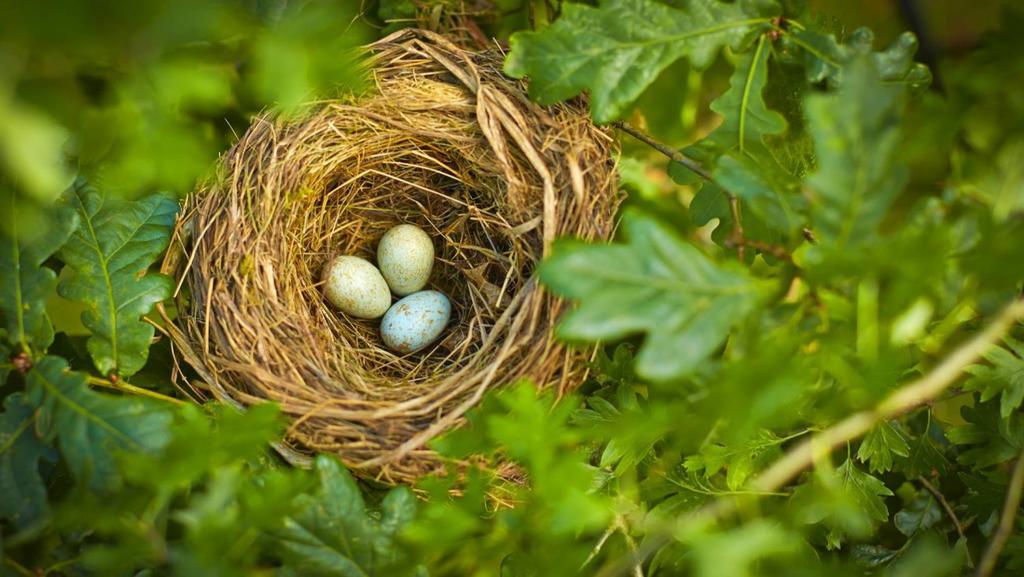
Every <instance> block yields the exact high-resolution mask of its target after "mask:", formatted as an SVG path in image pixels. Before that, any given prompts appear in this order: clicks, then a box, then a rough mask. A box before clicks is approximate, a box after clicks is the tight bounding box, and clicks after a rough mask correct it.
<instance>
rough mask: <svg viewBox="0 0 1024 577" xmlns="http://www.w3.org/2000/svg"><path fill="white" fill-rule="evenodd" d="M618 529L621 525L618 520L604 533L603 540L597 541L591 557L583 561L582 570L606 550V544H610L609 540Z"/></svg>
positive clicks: (591, 551) (588, 556)
mask: <svg viewBox="0 0 1024 577" xmlns="http://www.w3.org/2000/svg"><path fill="white" fill-rule="evenodd" d="M618 528H619V523H618V519H616V520H615V522H613V523H612V524H611V525H609V526H608V529H607V530H606V531H605V532H604V534H603V535H601V538H600V539H598V540H597V543H596V544H595V545H594V548H593V549H591V550H590V555H587V558H586V559H585V560H584V561H583V565H580V569H582V568H584V567H586V566H587V565H589V564H590V562H591V561H593V560H594V557H597V555H598V554H599V553H600V552H601V549H603V548H604V544H605V543H607V542H608V538H609V537H611V536H612V533H614V532H615V530H616V529H618Z"/></svg>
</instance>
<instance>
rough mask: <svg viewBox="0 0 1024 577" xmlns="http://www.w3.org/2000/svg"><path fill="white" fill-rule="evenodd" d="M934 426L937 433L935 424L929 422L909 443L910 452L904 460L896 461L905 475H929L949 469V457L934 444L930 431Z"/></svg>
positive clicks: (939, 433)
mask: <svg viewBox="0 0 1024 577" xmlns="http://www.w3.org/2000/svg"><path fill="white" fill-rule="evenodd" d="M933 427H935V428H936V431H937V434H938V435H939V436H940V437H941V435H942V434H941V432H938V428H937V426H936V425H935V424H933V423H929V425H928V429H927V430H925V431H924V432H923V433H921V434H920V435H919V436H918V437H917V439H914V440H913V441H912V442H911V443H910V454H909V455H907V458H906V459H905V460H901V461H898V466H899V468H900V469H901V470H903V471H904V472H905V473H906V474H907V477H910V478H914V477H920V476H925V477H931V476H932V475H933V474H935V473H938V474H939V475H945V474H946V472H947V471H948V470H949V459H947V458H946V455H945V453H943V451H942V448H941V447H939V446H938V445H937V444H936V440H935V439H934V438H933V437H932V434H931V433H930V431H931V430H932V428H933Z"/></svg>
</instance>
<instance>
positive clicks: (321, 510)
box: [271, 455, 416, 577]
mask: <svg viewBox="0 0 1024 577" xmlns="http://www.w3.org/2000/svg"><path fill="white" fill-rule="evenodd" d="M314 470H315V473H316V476H317V478H318V479H319V482H320V490H319V492H318V493H317V494H316V495H306V494H304V495H300V496H299V497H297V499H296V500H297V501H298V503H297V504H298V506H299V512H298V513H296V514H295V515H294V516H293V517H291V518H288V519H286V520H285V522H284V525H283V526H282V527H281V528H280V529H278V530H275V531H272V532H271V536H272V537H273V538H274V539H275V540H276V541H277V542H278V543H279V545H280V547H281V554H282V557H283V558H284V560H285V562H286V563H288V564H289V565H290V566H291V567H293V568H294V569H295V570H297V571H298V572H299V573H301V574H304V575H306V574H315V575H324V576H325V577H370V576H372V575H396V574H398V573H395V571H396V570H397V568H398V566H399V562H400V561H401V560H402V557H403V552H402V551H403V549H402V548H401V547H400V546H399V544H398V542H397V535H398V532H399V531H401V530H402V529H403V528H404V527H405V526H406V525H407V524H408V523H409V522H410V521H412V519H413V517H414V516H415V513H416V497H415V496H414V495H413V494H412V492H411V491H410V490H409V489H407V488H405V487H398V488H395V489H392V490H391V492H390V493H388V495H387V496H386V497H385V498H384V500H383V502H382V503H381V514H380V517H379V520H378V519H377V518H375V517H374V516H373V515H371V514H370V513H369V512H368V511H367V509H366V505H365V504H364V503H363V497H362V494H361V493H360V492H359V487H358V486H357V485H356V482H355V481H354V480H353V479H352V476H351V475H350V474H349V472H348V471H347V470H346V469H345V468H344V467H342V466H341V464H340V463H338V461H337V460H336V459H334V458H332V457H327V456H325V455H321V456H319V457H317V458H316V461H315V464H314ZM409 574H415V573H409Z"/></svg>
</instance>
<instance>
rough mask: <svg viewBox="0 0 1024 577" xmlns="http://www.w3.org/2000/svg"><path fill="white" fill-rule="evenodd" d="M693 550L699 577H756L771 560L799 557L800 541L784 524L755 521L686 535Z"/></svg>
mask: <svg viewBox="0 0 1024 577" xmlns="http://www.w3.org/2000/svg"><path fill="white" fill-rule="evenodd" d="M683 539H684V541H685V542H686V543H687V544H688V545H690V546H691V547H693V561H694V565H695V568H696V573H695V575H696V576H697V577H717V576H720V575H729V576H730V577H754V576H755V575H762V574H763V573H761V571H759V570H758V568H759V567H761V566H762V563H763V562H764V561H765V560H767V559H777V558H780V557H786V556H790V555H793V554H795V553H796V552H797V551H798V548H799V546H800V545H799V543H800V540H799V538H798V537H797V536H796V535H794V534H793V533H791V532H790V531H789V530H787V529H785V528H783V526H782V525H781V524H778V523H775V522H772V521H769V520H767V519H755V520H753V521H751V522H749V523H746V524H744V525H742V526H740V527H737V528H735V529H731V530H724V531H715V532H707V533H703V534H699V535H694V536H689V535H687V536H684V537H683Z"/></svg>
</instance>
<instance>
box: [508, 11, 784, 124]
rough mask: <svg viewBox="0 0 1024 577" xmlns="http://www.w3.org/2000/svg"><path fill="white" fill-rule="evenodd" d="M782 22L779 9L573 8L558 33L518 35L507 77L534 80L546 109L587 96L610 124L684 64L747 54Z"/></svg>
mask: <svg viewBox="0 0 1024 577" xmlns="http://www.w3.org/2000/svg"><path fill="white" fill-rule="evenodd" d="M776 15H777V8H776V7H774V6H772V5H768V4H763V3H753V2H737V3H734V4H726V3H724V2H719V1H718V0H687V1H685V2H683V3H682V4H681V5H680V7H679V8H674V7H670V6H667V5H665V4H661V3H658V2H654V1H653V0H603V1H602V2H601V3H600V4H599V5H598V6H596V7H594V6H587V5H584V4H577V3H565V4H563V5H562V15H561V17H559V19H558V20H556V21H555V23H554V24H552V25H551V26H548V27H547V28H545V29H543V30H540V31H536V32H518V33H516V34H514V35H513V36H512V38H511V42H510V43H511V51H510V52H509V55H508V58H507V59H506V61H505V72H506V73H507V74H508V75H509V76H512V77H514V78H522V77H524V76H529V77H530V95H531V96H532V97H533V98H535V99H536V100H538V101H539V102H541V103H544V104H552V103H554V102H558V101H560V100H565V99H567V98H571V97H573V96H575V95H577V94H579V93H580V92H582V91H584V90H587V91H589V92H590V106H591V112H592V114H593V117H594V119H595V120H596V121H597V122H608V121H611V120H613V119H615V118H617V117H618V116H619V115H620V114H621V113H622V111H623V110H624V109H625V107H626V106H627V105H629V104H630V103H631V102H632V101H633V100H635V99H636V98H637V97H638V96H639V95H640V93H641V92H643V90H644V89H645V88H647V86H649V85H650V84H651V83H652V82H654V80H655V78H657V76H658V74H659V73H660V72H661V71H662V70H664V69H665V68H666V67H668V66H669V65H670V64H672V63H673V62H675V61H676V60H679V59H680V58H683V57H686V58H688V59H689V61H690V63H691V64H692V65H693V66H694V67H695V68H698V69H703V68H706V67H707V66H708V65H709V64H711V62H712V60H713V59H714V57H715V55H716V54H717V53H718V51H719V50H720V49H721V48H722V47H723V46H732V47H733V48H739V47H740V46H741V45H742V43H743V41H744V40H745V39H747V38H749V37H750V36H751V35H752V34H753V33H755V32H756V31H758V30H761V29H766V28H768V27H769V26H770V23H771V19H772V17H774V16H776Z"/></svg>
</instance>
